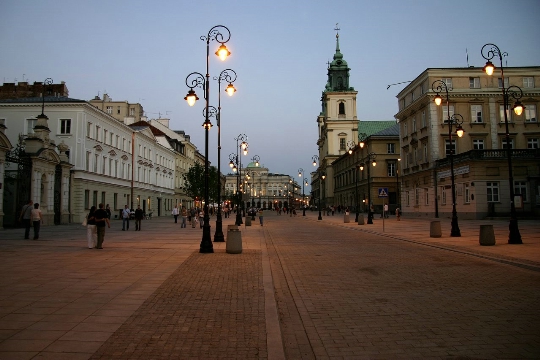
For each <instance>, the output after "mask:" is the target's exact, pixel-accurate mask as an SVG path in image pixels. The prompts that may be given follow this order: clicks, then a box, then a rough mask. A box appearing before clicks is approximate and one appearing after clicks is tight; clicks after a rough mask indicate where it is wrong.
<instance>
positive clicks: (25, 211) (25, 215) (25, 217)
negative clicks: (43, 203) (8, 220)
mask: <svg viewBox="0 0 540 360" xmlns="http://www.w3.org/2000/svg"><path fill="white" fill-rule="evenodd" d="M33 204H34V202H33V201H32V200H28V202H27V203H26V205H24V206H23V207H22V210H21V215H20V216H19V221H20V222H22V224H23V226H24V238H25V239H29V238H30V226H31V221H32V205H33Z"/></svg>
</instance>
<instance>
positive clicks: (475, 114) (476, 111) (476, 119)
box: [471, 105, 484, 123]
mask: <svg viewBox="0 0 540 360" xmlns="http://www.w3.org/2000/svg"><path fill="white" fill-rule="evenodd" d="M471 121H472V122H473V123H482V122H484V121H483V120H482V105H471Z"/></svg>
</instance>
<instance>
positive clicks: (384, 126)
mask: <svg viewBox="0 0 540 360" xmlns="http://www.w3.org/2000/svg"><path fill="white" fill-rule="evenodd" d="M391 128H392V130H390V129H391ZM394 129H395V130H394ZM385 131H386V132H387V133H382V132H385ZM394 132H395V133H394ZM364 134H365V135H366V137H368V136H371V135H399V126H398V124H396V121H395V120H389V121H386V120H385V121H359V122H358V139H359V140H362V138H363V137H364V136H363V135H364Z"/></svg>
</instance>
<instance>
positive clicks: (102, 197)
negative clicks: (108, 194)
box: [101, 191, 105, 205]
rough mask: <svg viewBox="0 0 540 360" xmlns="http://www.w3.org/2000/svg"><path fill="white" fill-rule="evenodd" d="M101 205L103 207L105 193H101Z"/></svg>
mask: <svg viewBox="0 0 540 360" xmlns="http://www.w3.org/2000/svg"><path fill="white" fill-rule="evenodd" d="M101 203H102V204H103V205H105V191H102V192H101Z"/></svg>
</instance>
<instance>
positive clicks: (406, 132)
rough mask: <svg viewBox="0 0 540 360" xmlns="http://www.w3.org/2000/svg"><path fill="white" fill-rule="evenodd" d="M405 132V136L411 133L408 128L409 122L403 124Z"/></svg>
mask: <svg viewBox="0 0 540 360" xmlns="http://www.w3.org/2000/svg"><path fill="white" fill-rule="evenodd" d="M403 134H404V135H405V136H407V135H409V130H408V129H407V123H405V124H403Z"/></svg>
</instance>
